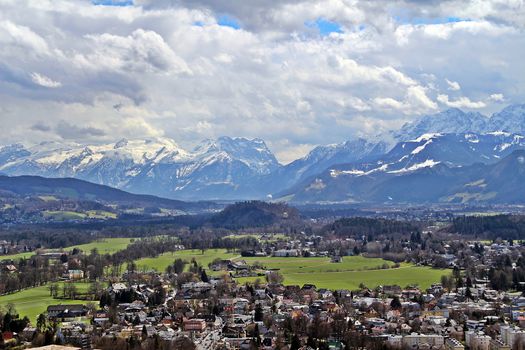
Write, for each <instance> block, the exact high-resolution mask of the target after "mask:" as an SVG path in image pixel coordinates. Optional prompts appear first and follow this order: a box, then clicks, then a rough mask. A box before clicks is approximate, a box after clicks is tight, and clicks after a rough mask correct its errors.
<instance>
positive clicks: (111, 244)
mask: <svg viewBox="0 0 525 350" xmlns="http://www.w3.org/2000/svg"><path fill="white" fill-rule="evenodd" d="M133 240H134V238H103V239H99V240H96V241H94V242H91V243H86V244H80V245H75V246H71V247H67V248H64V250H73V249H74V248H78V249H80V250H82V251H84V252H86V253H88V254H89V252H90V251H91V250H93V249H94V248H96V249H97V250H98V253H99V254H113V253H116V252H118V251H120V250H124V249H126V248H127V246H128V245H129V244H130V243H131V242H132V241H133Z"/></svg>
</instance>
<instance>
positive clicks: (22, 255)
mask: <svg viewBox="0 0 525 350" xmlns="http://www.w3.org/2000/svg"><path fill="white" fill-rule="evenodd" d="M33 255H35V253H34V252H26V253H18V254H9V255H1V256H0V260H19V259H28V258H29V257H31V256H33Z"/></svg>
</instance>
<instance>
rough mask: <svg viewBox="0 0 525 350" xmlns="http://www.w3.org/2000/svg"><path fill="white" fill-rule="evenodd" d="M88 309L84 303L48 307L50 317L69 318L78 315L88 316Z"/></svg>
mask: <svg viewBox="0 0 525 350" xmlns="http://www.w3.org/2000/svg"><path fill="white" fill-rule="evenodd" d="M86 314H87V309H86V307H85V306H84V305H82V304H73V305H49V306H48V307H47V317H48V318H49V319H59V320H63V321H64V320H67V319H73V318H76V317H82V316H86Z"/></svg>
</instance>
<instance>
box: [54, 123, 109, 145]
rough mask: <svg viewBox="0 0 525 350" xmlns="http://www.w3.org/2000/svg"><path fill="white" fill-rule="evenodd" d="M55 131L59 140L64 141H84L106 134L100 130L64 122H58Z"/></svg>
mask: <svg viewBox="0 0 525 350" xmlns="http://www.w3.org/2000/svg"><path fill="white" fill-rule="evenodd" d="M55 131H56V133H57V134H58V135H59V136H60V137H61V138H63V139H66V140H79V139H80V140H85V139H89V138H90V137H100V136H104V135H106V132H105V131H104V130H102V129H99V128H96V127H92V126H78V125H75V124H72V123H69V122H67V121H65V120H61V121H59V122H58V124H57V125H56V127H55Z"/></svg>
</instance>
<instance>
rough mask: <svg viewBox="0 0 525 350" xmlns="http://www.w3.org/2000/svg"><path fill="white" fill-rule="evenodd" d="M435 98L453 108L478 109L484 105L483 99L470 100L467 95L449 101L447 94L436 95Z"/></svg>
mask: <svg viewBox="0 0 525 350" xmlns="http://www.w3.org/2000/svg"><path fill="white" fill-rule="evenodd" d="M437 100H438V101H439V102H441V103H443V104H444V105H446V106H447V107H453V108H472V109H479V108H484V107H485V106H486V104H485V102H483V101H471V100H470V99H469V98H468V97H464V96H462V97H460V98H458V99H457V100H455V101H450V100H449V97H448V95H442V94H440V95H438V97H437Z"/></svg>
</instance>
